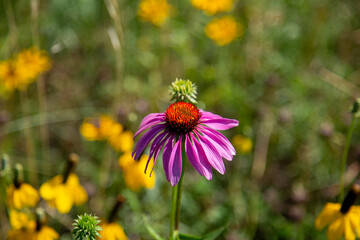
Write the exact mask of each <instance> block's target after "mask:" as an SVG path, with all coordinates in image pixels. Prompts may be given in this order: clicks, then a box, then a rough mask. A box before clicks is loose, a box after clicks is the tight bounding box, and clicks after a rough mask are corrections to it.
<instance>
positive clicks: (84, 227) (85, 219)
mask: <svg viewBox="0 0 360 240" xmlns="http://www.w3.org/2000/svg"><path fill="white" fill-rule="evenodd" d="M99 223H100V220H99V218H98V217H97V216H95V215H91V214H87V213H84V214H83V215H80V216H78V218H77V219H76V220H75V223H73V226H74V229H73V231H72V234H73V235H74V237H75V240H95V239H96V237H101V235H100V234H99V231H101V230H102V228H101V227H100V226H98V224H99Z"/></svg>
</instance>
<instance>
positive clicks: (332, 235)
mask: <svg viewBox="0 0 360 240" xmlns="http://www.w3.org/2000/svg"><path fill="white" fill-rule="evenodd" d="M344 228H345V226H344V217H343V216H340V217H338V218H337V219H336V220H335V221H334V222H333V223H332V224H330V226H329V228H328V231H327V237H328V239H329V240H339V239H341V237H342V236H343V235H344Z"/></svg>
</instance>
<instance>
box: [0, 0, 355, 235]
mask: <svg viewBox="0 0 360 240" xmlns="http://www.w3.org/2000/svg"><path fill="white" fill-rule="evenodd" d="M114 2H116V1H110V0H104V1H100V0H77V1H73V0H53V1H40V5H39V13H38V20H37V23H38V24H37V25H38V29H37V30H35V35H34V31H32V23H31V22H32V18H31V8H30V2H29V1H25V0H16V1H10V0H3V1H2V3H1V4H0V60H6V59H8V58H10V57H12V56H13V55H15V54H16V53H18V52H19V51H21V50H22V49H26V48H29V47H31V46H33V45H34V44H35V41H36V38H38V40H39V41H38V43H39V46H40V48H41V49H44V50H47V51H48V52H49V55H50V56H51V59H52V61H53V67H52V69H51V70H50V71H49V72H48V73H46V74H45V75H44V76H42V81H43V83H44V84H45V97H46V112H47V113H46V115H47V123H46V122H41V119H42V117H41V116H42V114H44V112H42V110H41V107H39V101H44V100H39V96H38V95H39V91H38V90H39V89H38V86H37V84H32V85H31V86H29V88H28V89H27V90H26V91H24V92H16V93H14V94H13V95H12V96H10V97H8V98H3V99H1V100H0V150H1V153H7V154H9V156H10V157H11V160H12V161H13V162H20V163H23V164H24V166H25V169H27V168H26V164H27V162H26V155H27V150H26V144H25V142H26V140H25V137H24V131H25V130H24V129H28V131H30V132H31V145H32V149H34V153H33V154H34V156H35V157H36V159H37V163H38V169H37V170H36V169H27V171H29V172H30V171H35V172H37V173H38V177H39V182H38V185H37V187H38V186H39V183H42V182H44V181H46V180H48V179H49V178H51V177H53V176H54V175H56V174H58V173H59V172H61V171H62V170H61V169H62V168H63V166H64V163H65V160H66V159H67V158H68V155H69V154H70V153H72V152H76V153H77V154H79V156H80V159H81V161H80V163H79V165H80V166H78V168H77V170H76V172H77V173H78V175H79V176H80V178H81V181H82V183H83V185H84V186H85V188H86V189H87V191H88V193H89V196H90V201H89V202H88V204H87V205H85V206H84V207H82V208H76V209H73V211H72V212H71V214H69V216H70V217H71V218H73V217H75V216H76V214H80V213H82V212H84V211H87V212H89V213H96V214H97V215H98V216H104V215H106V211H108V210H109V209H110V205H112V202H113V201H114V197H115V196H116V194H118V193H121V194H123V195H124V196H125V197H126V198H127V202H126V204H125V206H124V207H123V208H122V209H121V211H120V212H119V217H120V222H121V224H122V226H123V227H124V229H125V231H126V233H127V235H128V237H129V238H130V239H152V238H151V236H150V235H149V234H148V232H147V231H146V229H145V227H144V219H143V216H146V219H147V221H148V222H149V223H150V224H151V226H152V227H153V228H154V229H156V231H157V232H158V233H159V234H160V235H162V236H167V234H168V229H169V211H170V206H169V202H170V195H171V186H170V184H169V183H168V182H167V181H166V179H165V177H164V172H163V170H162V164H161V161H159V162H158V164H157V166H156V169H155V171H156V173H157V183H156V187H155V188H154V189H153V190H143V191H141V192H139V193H134V192H131V191H130V190H127V189H125V188H124V183H123V182H122V181H123V180H122V177H121V170H120V168H119V167H118V164H117V155H116V154H115V153H112V152H111V153H109V151H108V149H107V146H105V144H103V143H94V142H86V141H85V140H84V139H83V138H82V137H81V135H80V133H79V126H80V124H81V122H82V120H83V119H84V118H86V117H91V116H96V115H98V114H100V113H106V114H110V115H112V116H113V117H114V118H116V119H117V120H118V121H119V122H120V123H122V124H123V125H124V126H125V127H126V128H127V129H129V130H131V131H133V132H135V131H136V129H137V128H138V126H139V124H140V121H141V119H142V118H143V117H144V116H145V115H147V114H149V113H152V112H163V111H164V110H165V109H166V107H167V106H168V105H169V100H170V96H169V94H168V87H169V85H170V83H171V82H172V81H174V80H175V78H182V79H190V80H192V81H193V82H194V83H195V84H196V85H197V86H198V101H199V107H200V108H203V109H206V110H208V111H211V112H214V113H216V114H219V115H221V116H223V117H226V118H234V119H238V120H239V122H240V124H239V126H238V127H237V128H234V129H231V130H229V131H227V132H225V133H224V134H225V135H226V136H227V137H228V138H229V139H231V138H232V137H233V136H234V135H235V134H241V135H244V136H247V137H249V138H251V139H252V141H253V146H254V147H253V150H252V151H251V153H248V154H238V155H236V156H235V158H234V160H233V161H232V162H226V174H225V175H220V174H218V173H214V177H213V180H212V181H207V180H206V179H205V178H203V177H201V176H200V175H199V174H198V173H197V172H196V171H195V170H194V169H193V168H192V167H191V166H190V165H189V166H188V167H187V171H186V174H185V179H184V194H183V201H182V215H181V226H180V229H181V231H182V232H185V233H189V234H194V235H201V234H205V233H207V232H209V231H211V230H213V229H216V228H219V227H222V226H226V230H225V231H224V232H223V233H222V235H221V236H220V237H218V239H226V240H236V239H244V240H245V239H257V240H261V239H324V237H325V232H324V231H322V232H318V231H316V230H315V228H314V225H313V223H314V219H315V217H316V215H317V214H318V213H319V212H320V211H321V209H322V207H323V206H324V204H325V203H326V202H329V201H333V202H336V201H337V187H336V186H337V184H338V182H339V179H340V171H339V169H340V159H341V154H342V150H343V147H344V144H345V138H346V133H347V131H348V128H349V125H350V122H351V115H350V113H349V106H350V105H351V104H352V102H353V101H354V99H355V98H356V97H358V96H359V91H358V90H359V84H360V1H354V0H344V1H330V0H314V1H304V0H298V1H290V0H276V1H265V0H252V1H250V0H237V1H235V6H234V9H233V10H232V11H231V12H230V13H227V14H218V15H219V16H222V15H228V14H230V15H233V16H234V17H235V18H236V19H237V21H238V22H239V23H240V24H242V25H243V28H244V34H243V35H242V36H240V37H239V38H237V39H236V40H235V41H234V42H232V43H230V44H228V45H226V46H222V47H220V46H217V45H216V44H214V42H212V41H211V40H210V39H209V38H207V37H206V35H205V33H204V27H205V26H206V24H207V23H208V22H209V21H210V20H211V19H212V18H213V17H212V16H209V15H206V14H204V13H203V12H202V11H199V10H198V9H195V8H194V7H193V6H192V5H191V3H190V1H189V0H184V1H169V3H170V4H172V5H173V6H174V9H175V10H174V12H173V14H172V16H170V17H169V19H168V20H167V22H166V24H165V25H164V26H161V27H156V26H154V25H152V24H150V23H146V22H142V21H141V20H140V19H139V17H138V16H137V8H138V4H139V1H137V0H136V1H133V0H119V1H117V2H116V3H117V5H118V8H116V5H115V8H114V4H113V3H114ZM109 13H114V15H112V16H111V15H110V14H109ZM119 44H120V45H119ZM21 101H22V104H20V103H21ZM20 105H21V106H23V108H21V107H20ZM39 114H40V115H39ZM43 126H46V128H47V129H48V133H49V136H48V139H47V146H48V147H46V148H45V147H44V145H43V144H41V134H40V128H41V127H43ZM358 130H359V128H356V129H355V133H354V135H353V139H352V144H351V148H350V154H349V159H348V163H347V175H346V176H347V182H346V183H347V184H349V183H351V182H352V181H353V180H354V179H356V177H357V176H358V173H359V171H360V166H359V159H360V144H359V139H360V134H359V131H358ZM44 149H45V150H44ZM104 158H111V159H112V162H111V164H112V166H113V171H111V173H110V176H109V181H108V182H106V185H99V181H100V180H99V178H100V175H101V172H100V171H99V170H98V169H99V166H100V165H101V163H102V161H103V160H104ZM59 169H60V170H59ZM348 186H349V185H347V187H348ZM98 193H101V194H102V196H104V197H103V198H101V199H102V202H100V203H99V202H98V201H95V199H96V195H97V194H98ZM0 216H1V217H0V219H1V220H0V226H1V227H0V229H1V231H0V235H2V236H5V234H6V232H7V231H8V229H9V225H8V223H7V219H6V217H5V216H6V215H5V208H4V207H1V211H0ZM60 222H61V221H60ZM49 224H50V225H52V226H53V227H54V228H55V229H56V230H57V231H58V232H59V233H62V234H63V236H62V239H69V236H70V235H69V231H68V230H67V229H66V228H65V227H64V226H62V225H61V224H60V223H59V221H58V220H57V219H50V220H49Z"/></svg>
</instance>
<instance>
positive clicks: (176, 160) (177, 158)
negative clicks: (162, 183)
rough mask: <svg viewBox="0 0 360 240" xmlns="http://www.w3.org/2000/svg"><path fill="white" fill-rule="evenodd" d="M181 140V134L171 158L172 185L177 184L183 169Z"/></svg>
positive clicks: (170, 173)
mask: <svg viewBox="0 0 360 240" xmlns="http://www.w3.org/2000/svg"><path fill="white" fill-rule="evenodd" d="M181 141H182V136H181V135H180V136H179V139H178V141H177V142H176V143H175V145H174V148H173V150H172V152H171V155H170V158H169V166H168V168H169V170H168V172H169V178H170V183H171V185H172V186H175V185H176V184H177V183H178V182H179V180H180V177H181V170H182V156H181Z"/></svg>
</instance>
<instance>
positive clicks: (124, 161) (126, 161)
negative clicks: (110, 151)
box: [119, 152, 136, 169]
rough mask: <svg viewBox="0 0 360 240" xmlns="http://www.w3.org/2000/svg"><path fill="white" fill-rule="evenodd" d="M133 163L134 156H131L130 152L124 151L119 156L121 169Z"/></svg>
mask: <svg viewBox="0 0 360 240" xmlns="http://www.w3.org/2000/svg"><path fill="white" fill-rule="evenodd" d="M134 163H136V162H135V160H134V158H133V157H132V156H131V152H126V153H124V154H123V155H121V156H120V157H119V165H120V167H121V168H123V169H125V168H128V167H130V166H132V164H134Z"/></svg>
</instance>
